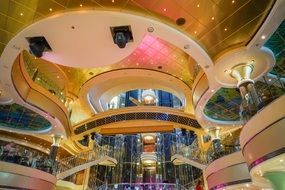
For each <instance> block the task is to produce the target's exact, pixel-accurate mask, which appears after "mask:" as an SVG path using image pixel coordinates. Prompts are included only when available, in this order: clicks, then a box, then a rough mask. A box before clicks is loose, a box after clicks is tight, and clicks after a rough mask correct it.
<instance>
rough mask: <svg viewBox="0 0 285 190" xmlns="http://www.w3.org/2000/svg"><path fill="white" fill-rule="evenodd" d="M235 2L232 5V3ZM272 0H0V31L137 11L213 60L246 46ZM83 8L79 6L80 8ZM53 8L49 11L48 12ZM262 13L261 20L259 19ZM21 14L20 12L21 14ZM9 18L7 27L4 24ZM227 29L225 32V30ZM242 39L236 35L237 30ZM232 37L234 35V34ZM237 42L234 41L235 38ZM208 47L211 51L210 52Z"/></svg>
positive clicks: (14, 31) (13, 30)
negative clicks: (60, 18)
mask: <svg viewBox="0 0 285 190" xmlns="http://www.w3.org/2000/svg"><path fill="white" fill-rule="evenodd" d="M233 2H234V3H233ZM274 2H275V1H274V0H268V1H265V2H262V3H260V2H259V1H258V0H234V1H231V0H228V1H222V0H212V1H210V0H191V1H190V0H153V1H148V0H114V1H112V0H82V1H79V0H1V1H0V23H2V24H1V25H0V30H4V31H9V32H11V33H15V34H16V33H17V32H19V30H20V29H22V28H23V27H24V26H26V25H27V24H30V23H32V22H35V21H37V20H39V19H42V18H44V17H47V16H50V15H54V14H57V13H59V12H63V11H68V10H84V9H108V10H110V9H111V10H113V9H115V10H118V11H123V12H136V13H139V14H140V15H143V16H148V17H153V18H155V19H157V20H160V21H161V22H164V23H166V24H169V25H171V26H173V27H175V28H176V29H178V30H184V31H185V32H186V33H188V34H189V35H190V36H192V37H193V38H194V39H196V40H197V41H198V42H199V43H201V44H202V45H203V47H204V48H206V50H207V51H208V52H211V56H212V57H214V56H215V55H216V54H218V53H219V52H220V51H221V50H224V49H226V48H227V47H230V46H232V45H234V44H231V43H230V42H231V41H233V42H235V41H241V39H242V40H243V42H241V43H240V44H245V43H247V42H248V41H249V40H250V38H251V36H252V35H253V34H254V33H255V32H256V29H257V28H258V27H259V26H260V23H262V21H263V20H264V18H265V15H267V13H268V12H269V10H270V8H271V6H272V4H273V3H274ZM80 5H82V6H80ZM50 9H52V10H50ZM263 12H264V16H263V17H258V16H259V15H260V14H261V13H263ZM21 13H23V14H22V15H21ZM179 17H184V18H185V19H186V23H185V24H184V25H183V26H177V25H176V24H175V21H176V19H177V18H179ZM256 17H258V19H259V22H254V23H252V24H256V25H257V26H255V27H251V26H249V25H247V23H248V22H249V21H251V20H254V19H255V18H256ZM6 18H8V20H7V24H6V25H5V24H3V23H4V22H3V21H4V20H5V19H6ZM225 28H227V31H226V32H225V31H224V29H225ZM239 28H247V30H246V29H243V30H242V32H244V33H246V34H248V37H247V38H245V36H246V35H244V33H242V32H239V34H240V35H241V36H243V37H242V38H240V36H239V35H238V34H236V30H237V29H239ZM233 34H234V35H233ZM232 36H234V37H236V38H237V39H233V38H234V37H232ZM229 37H230V38H231V39H232V40H230V41H229V40H227V41H226V42H224V44H226V45H228V46H225V48H224V49H216V50H215V48H213V47H216V46H221V45H219V43H221V42H222V41H224V40H225V39H228V38H229ZM235 44H237V43H235ZM210 48H213V49H211V50H210Z"/></svg>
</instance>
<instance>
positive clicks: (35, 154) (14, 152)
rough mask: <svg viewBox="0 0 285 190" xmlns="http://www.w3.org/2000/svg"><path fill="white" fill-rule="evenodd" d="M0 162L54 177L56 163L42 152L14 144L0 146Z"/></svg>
mask: <svg viewBox="0 0 285 190" xmlns="http://www.w3.org/2000/svg"><path fill="white" fill-rule="evenodd" d="M0 161H2V162H9V163H13V164H18V165H22V166H26V167H30V168H35V169H38V170H42V171H44V172H47V173H50V174H53V175H55V173H56V168H57V163H56V162H55V161H53V160H50V159H48V156H47V155H45V154H44V153H42V152H39V151H36V150H32V149H29V148H27V147H24V146H21V145H18V144H17V145H15V144H14V143H8V144H6V145H5V146H4V145H1V146H0Z"/></svg>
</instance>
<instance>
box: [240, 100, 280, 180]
mask: <svg viewBox="0 0 285 190" xmlns="http://www.w3.org/2000/svg"><path fill="white" fill-rule="evenodd" d="M284 105H285V96H284V95H283V96H282V97H280V98H278V99H276V100H274V101H273V102H272V103H270V104H269V105H268V106H267V107H265V108H264V109H262V110H261V111H260V112H258V113H257V114H256V115H254V116H253V117H252V118H251V119H250V120H249V121H248V122H247V123H246V125H245V126H244V127H243V130H242V132H241V135H240V142H241V148H242V152H243V155H244V158H245V161H246V162H247V164H248V166H249V170H250V173H251V175H252V177H253V179H254V180H255V181H256V182H258V183H260V184H268V182H267V180H266V179H265V178H267V177H268V178H270V177H269V176H270V175H271V174H273V175H275V174H278V173H281V176H282V175H283V176H284V171H285V167H284V163H283V162H284V159H285V141H284V125H285V113H284ZM282 173H283V174H282ZM277 176H280V175H279V174H278V175H277ZM264 177H265V178H264ZM272 185H273V186H274V185H275V182H273V184H272ZM283 185H284V184H283Z"/></svg>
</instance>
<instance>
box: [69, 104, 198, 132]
mask: <svg viewBox="0 0 285 190" xmlns="http://www.w3.org/2000/svg"><path fill="white" fill-rule="evenodd" d="M127 121H128V122H131V121H132V122H139V124H140V126H142V125H143V123H142V122H141V121H145V122H146V121H150V122H152V121H160V124H158V123H155V124H156V126H158V125H162V124H161V121H164V122H165V123H166V124H167V123H168V124H171V125H173V124H177V125H180V126H184V127H188V128H191V129H193V130H194V131H195V130H196V131H197V130H199V129H200V128H201V126H200V125H199V123H198V122H197V121H196V119H195V118H194V116H192V115H189V114H186V113H184V112H181V111H179V110H177V109H174V108H165V107H156V106H138V107H127V108H121V109H117V110H109V111H106V112H103V113H100V114H97V115H96V116H94V117H93V118H91V119H88V120H87V121H84V122H82V123H80V124H78V125H77V126H75V127H74V133H75V134H76V135H79V134H80V135H84V134H87V133H90V132H91V131H92V130H93V131H94V130H95V129H96V128H98V129H100V128H101V127H103V126H107V125H115V124H121V122H124V125H126V122H127ZM164 127H165V126H164ZM151 128H153V127H149V129H146V131H147V130H149V131H148V132H155V131H157V130H158V129H157V128H156V129H155V130H154V129H151ZM162 128H163V126H162ZM126 129H127V128H126ZM152 130H154V131H152ZM171 130H173V127H171V126H170V128H168V131H171ZM146 131H145V132H146Z"/></svg>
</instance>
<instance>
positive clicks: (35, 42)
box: [26, 36, 52, 58]
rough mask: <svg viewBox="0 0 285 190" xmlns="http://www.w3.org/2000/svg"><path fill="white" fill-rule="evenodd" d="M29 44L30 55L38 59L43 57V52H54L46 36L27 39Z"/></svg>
mask: <svg viewBox="0 0 285 190" xmlns="http://www.w3.org/2000/svg"><path fill="white" fill-rule="evenodd" d="M26 39H27V41H28V42H29V48H30V50H29V51H30V53H31V54H33V55H34V56H36V57H38V58H39V57H42V56H43V52H46V51H52V49H51V47H50V45H49V44H48V42H47V40H46V39H45V37H44V36H34V37H26Z"/></svg>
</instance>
